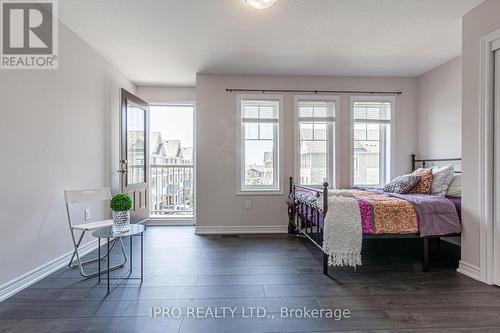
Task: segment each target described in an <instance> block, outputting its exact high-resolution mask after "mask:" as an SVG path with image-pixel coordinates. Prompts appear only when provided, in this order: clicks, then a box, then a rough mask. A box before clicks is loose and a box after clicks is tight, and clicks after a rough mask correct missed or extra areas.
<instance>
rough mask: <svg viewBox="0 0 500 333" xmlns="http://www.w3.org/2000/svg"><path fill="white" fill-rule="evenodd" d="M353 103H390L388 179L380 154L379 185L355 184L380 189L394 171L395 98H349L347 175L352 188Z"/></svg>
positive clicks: (382, 156)
mask: <svg viewBox="0 0 500 333" xmlns="http://www.w3.org/2000/svg"><path fill="white" fill-rule="evenodd" d="M355 102H389V103H391V120H390V121H389V124H390V125H391V129H390V131H391V142H390V150H391V151H390V165H389V176H388V177H389V179H386V175H387V172H386V171H385V168H386V167H387V166H386V163H385V158H384V153H382V152H381V154H380V156H381V160H383V163H381V164H380V165H383V166H384V168H381V169H380V174H381V176H380V181H381V184H379V185H362V184H357V185H356V186H363V187H380V186H383V185H385V184H386V183H388V182H389V181H390V180H391V179H392V178H394V170H395V166H396V158H395V157H396V114H397V112H396V96H350V98H349V108H350V110H349V113H350V133H349V136H350V138H349V143H350V147H349V155H350V156H349V173H350V185H351V187H353V186H354V103H355Z"/></svg>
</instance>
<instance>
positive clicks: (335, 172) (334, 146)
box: [293, 95, 341, 188]
mask: <svg viewBox="0 0 500 333" xmlns="http://www.w3.org/2000/svg"><path fill="white" fill-rule="evenodd" d="M293 100H294V103H293V104H294V120H293V123H294V140H293V141H294V179H295V180H296V182H301V178H300V163H301V160H300V123H299V101H328V102H334V104H335V114H334V122H333V124H331V123H329V124H328V139H327V142H328V151H329V152H330V155H329V156H328V164H327V168H328V172H327V174H328V179H327V182H328V185H329V187H330V188H335V187H336V186H337V185H338V184H339V183H340V172H339V170H340V159H339V158H338V155H339V154H338V153H339V152H340V113H341V112H340V96H330V95H295V96H294V98H293ZM332 129H334V131H332ZM334 132H335V134H334ZM308 186H310V187H315V188H321V187H322V185H321V184H314V185H308Z"/></svg>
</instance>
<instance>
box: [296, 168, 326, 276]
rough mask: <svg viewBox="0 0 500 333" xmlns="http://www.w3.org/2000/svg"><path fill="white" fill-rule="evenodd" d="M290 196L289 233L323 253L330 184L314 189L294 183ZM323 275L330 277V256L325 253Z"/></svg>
mask: <svg viewBox="0 0 500 333" xmlns="http://www.w3.org/2000/svg"><path fill="white" fill-rule="evenodd" d="M289 180H290V187H289V196H288V232H289V233H290V234H301V235H303V236H304V237H306V238H308V239H309V240H310V241H311V242H312V243H313V244H314V245H316V246H317V247H318V248H320V249H321V251H323V223H324V220H325V216H326V213H327V212H328V183H326V182H325V183H323V185H322V188H319V189H318V188H313V187H309V186H304V185H298V184H294V183H293V177H290V179H289ZM323 274H325V275H328V256H327V255H326V254H325V253H323Z"/></svg>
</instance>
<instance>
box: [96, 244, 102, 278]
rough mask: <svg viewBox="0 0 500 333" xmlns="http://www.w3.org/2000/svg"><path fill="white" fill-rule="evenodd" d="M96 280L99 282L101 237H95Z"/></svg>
mask: <svg viewBox="0 0 500 333" xmlns="http://www.w3.org/2000/svg"><path fill="white" fill-rule="evenodd" d="M97 258H98V259H97V282H99V283H101V238H100V237H97Z"/></svg>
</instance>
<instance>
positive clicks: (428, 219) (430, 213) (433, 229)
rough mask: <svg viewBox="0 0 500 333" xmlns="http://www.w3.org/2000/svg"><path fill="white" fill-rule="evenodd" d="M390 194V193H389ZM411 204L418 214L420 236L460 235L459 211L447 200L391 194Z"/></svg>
mask: <svg viewBox="0 0 500 333" xmlns="http://www.w3.org/2000/svg"><path fill="white" fill-rule="evenodd" d="M388 194H389V193H388ZM390 195H391V196H393V197H396V198H400V199H404V200H406V201H408V202H410V203H411V204H412V206H413V208H414V209H415V212H416V213H417V219H418V228H419V232H420V236H422V237H425V236H439V235H447V234H454V233H460V231H461V229H462V228H461V225H460V219H459V217H458V214H457V210H456V208H455V205H454V204H453V202H452V201H450V200H449V199H447V198H444V197H439V196H435V195H427V194H395V193H391V194H390Z"/></svg>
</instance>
